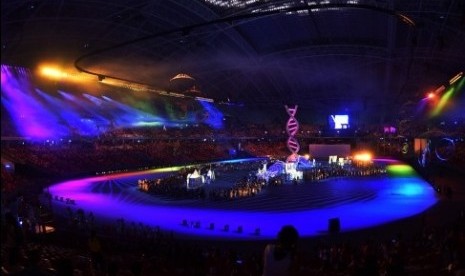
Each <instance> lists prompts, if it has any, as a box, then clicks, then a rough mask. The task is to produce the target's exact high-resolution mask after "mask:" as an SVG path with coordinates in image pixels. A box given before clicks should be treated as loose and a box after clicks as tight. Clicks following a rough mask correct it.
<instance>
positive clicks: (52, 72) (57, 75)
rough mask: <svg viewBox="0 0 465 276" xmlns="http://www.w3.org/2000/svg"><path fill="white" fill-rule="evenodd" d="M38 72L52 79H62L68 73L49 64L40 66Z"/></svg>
mask: <svg viewBox="0 0 465 276" xmlns="http://www.w3.org/2000/svg"><path fill="white" fill-rule="evenodd" d="M40 74H42V75H43V76H45V77H49V78H53V79H62V78H66V77H67V76H68V74H66V73H64V72H62V71H61V70H59V69H57V68H53V67H49V66H42V67H41V68H40Z"/></svg>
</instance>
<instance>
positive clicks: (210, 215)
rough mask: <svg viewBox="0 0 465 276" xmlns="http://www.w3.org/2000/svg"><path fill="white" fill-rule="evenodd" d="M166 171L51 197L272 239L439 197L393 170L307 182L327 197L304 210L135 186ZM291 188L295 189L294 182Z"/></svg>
mask: <svg viewBox="0 0 465 276" xmlns="http://www.w3.org/2000/svg"><path fill="white" fill-rule="evenodd" d="M236 162H237V160H236ZM180 168H181V167H179V168H172V169H170V170H177V169H180ZM163 172H166V170H165V171H162V170H152V171H145V172H133V173H127V174H119V175H107V176H101V177H94V178H87V179H79V180H71V181H66V182H63V183H58V184H56V185H54V186H52V187H50V189H49V191H50V193H51V194H52V196H55V195H56V196H63V197H64V198H71V199H74V200H75V201H76V206H75V207H77V208H82V209H84V210H86V211H92V212H93V213H94V214H95V215H98V216H102V217H107V218H110V219H115V220H116V219H118V218H121V217H124V218H126V220H127V221H134V222H142V223H144V224H146V225H151V226H160V227H161V228H162V229H164V230H172V231H174V232H176V233H178V234H186V235H190V236H197V237H205V238H219V239H273V238H275V237H276V233H277V232H278V231H279V229H280V228H281V227H282V226H283V225H285V224H292V225H294V226H295V227H296V228H297V229H298V230H299V233H300V234H301V236H318V235H324V234H326V233H327V229H328V220H329V219H331V218H334V217H338V218H339V219H340V222H341V230H342V231H352V230H357V229H363V228H367V227H373V226H377V225H382V224H385V223H389V222H393V221H395V220H399V219H403V218H407V217H411V216H413V215H416V214H420V213H422V212H424V211H425V210H427V209H428V208H430V207H432V206H433V205H434V204H435V203H436V201H437V199H436V196H435V191H434V190H433V188H432V187H431V186H430V185H429V184H428V183H427V182H425V181H424V180H422V179H421V178H419V177H418V176H409V177H398V176H397V177H396V176H389V175H383V176H376V177H353V178H342V179H337V180H336V179H328V180H325V181H321V182H318V183H304V184H301V185H304V186H299V187H303V188H308V193H310V194H312V195H313V196H316V197H318V196H322V195H326V197H327V198H324V200H323V201H321V202H323V203H318V204H317V203H316V202H313V201H312V202H310V203H309V204H308V206H307V205H306V206H307V207H305V208H304V209H302V208H300V209H295V208H294V209H292V208H284V209H280V208H283V207H282V206H280V205H279V204H273V203H274V202H272V203H271V206H272V207H270V209H269V210H263V209H241V208H240V207H239V206H240V205H241V202H240V201H231V202H230V205H228V207H226V208H206V207H200V206H197V207H195V206H186V205H183V203H179V204H173V202H172V201H170V202H169V203H167V202H164V201H162V200H159V199H157V198H155V197H153V196H151V195H147V194H144V193H139V192H137V191H135V187H137V179H142V178H155V177H156V176H155V174H160V173H163ZM108 184H110V185H117V186H118V187H119V188H120V189H121V194H120V193H118V194H113V193H104V192H95V191H96V190H99V189H95V187H98V186H99V185H100V186H101V185H108ZM213 185H214V184H213ZM289 188H291V189H292V185H291V186H289ZM263 193H264V194H259V195H258V196H256V199H255V198H251V199H249V200H266V199H267V197H266V193H267V191H264V192H263ZM299 196H300V194H299ZM338 198H343V199H344V198H345V200H339V199H338ZM242 202H246V201H242ZM298 203H299V202H298V201H297V200H295V201H292V200H291V199H290V202H289V204H290V205H295V204H298ZM64 207H65V206H64V205H63V208H64ZM108 210H112V212H108ZM185 219H186V220H188V221H196V222H197V221H198V222H200V223H201V225H202V227H200V228H192V227H186V226H182V225H181V222H182V221H183V220H185ZM210 223H214V224H215V225H216V227H215V230H211V229H208V228H207V226H208V225H210ZM226 224H228V225H229V226H230V229H231V230H230V231H223V230H222V227H223V226H224V225H226ZM239 226H242V228H243V229H244V231H243V233H241V234H240V233H237V232H235V231H234V229H237V228H238V227H239ZM257 228H260V235H259V236H258V235H255V234H253V233H254V231H255V229H257Z"/></svg>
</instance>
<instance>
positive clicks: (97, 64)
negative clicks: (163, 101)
mask: <svg viewBox="0 0 465 276" xmlns="http://www.w3.org/2000/svg"><path fill="white" fill-rule="evenodd" d="M1 7H2V36H1V43H2V44H1V45H2V55H1V58H2V64H8V65H18V66H25V67H28V68H34V67H36V66H38V64H41V63H43V62H55V63H58V64H60V65H61V66H64V67H65V66H68V67H74V66H76V67H77V68H78V69H79V70H80V71H84V72H88V73H90V74H94V75H95V78H96V79H97V76H98V77H100V78H109V79H111V78H116V79H118V78H119V79H124V80H128V81H130V82H134V83H143V84H147V85H149V86H150V87H155V88H160V89H166V90H169V89H172V87H171V83H170V79H172V78H173V77H174V76H176V75H177V74H180V73H182V74H187V75H188V76H191V77H192V79H195V84H196V86H197V87H198V88H199V89H200V90H201V91H202V94H203V96H205V97H208V98H212V99H215V101H216V102H228V101H230V102H234V103H243V104H244V105H245V106H247V107H249V108H255V109H262V110H269V109H276V108H279V110H280V111H282V112H283V113H284V109H283V106H284V105H285V104H288V105H292V104H298V105H299V110H303V112H306V113H307V114H310V115H309V116H310V117H311V116H312V115H311V114H319V115H322V114H335V113H350V114H352V115H354V116H356V117H358V118H359V119H360V120H361V118H370V119H371V120H375V121H378V122H385V121H390V120H395V119H396V118H397V115H398V112H399V107H400V106H402V105H404V104H405V103H406V102H409V101H415V100H418V99H420V98H421V97H422V96H423V95H424V94H426V93H427V92H429V91H434V90H435V89H436V88H437V87H439V86H441V85H443V84H447V83H448V81H449V79H450V78H452V77H453V76H455V75H456V74H457V73H459V72H462V71H464V68H465V2H464V1H461V0H428V1H426V0H413V1H404V0H379V1H375V0H366V1H364V0H351V1H347V0H346V1H338V0H325V1H307V0H301V1H298V0H294V1H292V0H288V1H266V0H264V1H259V0H248V1H238V0H181V1H174V0H143V1H131V0H115V1H100V0H90V1H86V0H76V1H65V0H42V1H41V0H36V1H26V0H7V1H2V3H1Z"/></svg>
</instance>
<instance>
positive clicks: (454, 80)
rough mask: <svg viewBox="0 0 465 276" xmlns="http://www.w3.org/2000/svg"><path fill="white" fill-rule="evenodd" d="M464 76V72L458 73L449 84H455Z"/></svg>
mask: <svg viewBox="0 0 465 276" xmlns="http://www.w3.org/2000/svg"><path fill="white" fill-rule="evenodd" d="M462 76H463V72H460V73H458V74H457V75H455V77H453V78H452V79H450V80H449V84H453V83H454V82H456V81H458V80H459V79H460V78H461V77H462Z"/></svg>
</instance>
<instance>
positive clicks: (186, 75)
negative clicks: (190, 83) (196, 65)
mask: <svg viewBox="0 0 465 276" xmlns="http://www.w3.org/2000/svg"><path fill="white" fill-rule="evenodd" d="M176 79H189V80H195V79H194V78H193V77H191V76H189V75H188V74H184V73H180V74H177V75H176V76H174V77H172V78H171V79H170V81H174V80H176Z"/></svg>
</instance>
